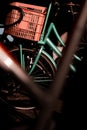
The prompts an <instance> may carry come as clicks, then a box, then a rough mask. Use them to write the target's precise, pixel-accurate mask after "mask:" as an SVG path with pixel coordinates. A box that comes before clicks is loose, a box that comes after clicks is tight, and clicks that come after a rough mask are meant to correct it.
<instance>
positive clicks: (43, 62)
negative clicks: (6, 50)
mask: <svg viewBox="0 0 87 130" xmlns="http://www.w3.org/2000/svg"><path fill="white" fill-rule="evenodd" d="M22 51H23V53H24V54H25V71H26V72H28V71H29V69H30V66H31V65H32V64H33V60H34V58H35V56H36V55H37V53H38V52H37V51H36V50H34V49H27V48H22ZM10 53H12V55H13V56H14V58H15V59H16V60H17V61H18V62H19V63H20V51H19V48H14V49H12V50H10ZM31 58H32V64H30V62H31ZM55 71H56V69H55V67H54V66H53V64H52V63H51V61H50V60H49V59H48V58H47V57H46V56H45V55H44V54H41V57H40V59H39V61H38V63H37V65H36V68H35V69H34V71H33V72H32V74H31V77H33V79H34V82H36V83H37V84H39V85H41V87H42V88H45V89H48V88H49V87H50V85H51V83H52V82H53V80H54V77H55ZM3 75H4V73H3ZM3 77H4V76H3ZM47 78H48V79H47ZM3 79H5V80H6V81H5V82H4V83H5V85H4V86H5V89H7V90H5V89H3V90H2V91H3V92H6V91H8V92H7V93H8V94H7V97H6V96H4V100H5V101H6V102H8V104H10V105H11V106H13V107H15V108H16V109H18V110H30V108H31V109H35V107H36V106H35V104H34V103H33V101H32V100H31V99H30V98H29V94H28V93H27V92H26V91H25V90H24V87H22V86H21V85H20V83H19V82H18V81H17V80H16V79H15V77H14V76H13V75H11V74H10V73H7V74H6V75H5V77H4V78H3ZM46 79H47V81H46ZM17 96H18V97H17ZM18 98H19V100H18ZM22 99H23V100H22Z"/></svg>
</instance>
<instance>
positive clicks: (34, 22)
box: [5, 2, 47, 41]
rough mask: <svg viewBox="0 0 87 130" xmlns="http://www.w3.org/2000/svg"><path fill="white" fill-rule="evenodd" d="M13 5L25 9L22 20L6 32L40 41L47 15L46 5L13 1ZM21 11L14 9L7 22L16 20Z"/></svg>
mask: <svg viewBox="0 0 87 130" xmlns="http://www.w3.org/2000/svg"><path fill="white" fill-rule="evenodd" d="M11 5H14V6H18V7H20V8H21V9H22V10H23V19H22V21H21V22H20V23H19V24H17V25H14V26H12V27H10V28H8V29H5V33H6V34H9V35H13V36H16V37H18V38H23V39H27V40H33V41H39V39H40V36H41V32H42V28H43V25H44V21H45V16H46V11H47V8H46V7H42V6H37V5H31V4H25V3H19V2H13V3H11ZM18 17H19V12H18V11H17V10H15V9H13V10H12V11H11V12H10V13H8V15H7V17H6V24H9V23H13V22H15V21H16V20H17V19H18Z"/></svg>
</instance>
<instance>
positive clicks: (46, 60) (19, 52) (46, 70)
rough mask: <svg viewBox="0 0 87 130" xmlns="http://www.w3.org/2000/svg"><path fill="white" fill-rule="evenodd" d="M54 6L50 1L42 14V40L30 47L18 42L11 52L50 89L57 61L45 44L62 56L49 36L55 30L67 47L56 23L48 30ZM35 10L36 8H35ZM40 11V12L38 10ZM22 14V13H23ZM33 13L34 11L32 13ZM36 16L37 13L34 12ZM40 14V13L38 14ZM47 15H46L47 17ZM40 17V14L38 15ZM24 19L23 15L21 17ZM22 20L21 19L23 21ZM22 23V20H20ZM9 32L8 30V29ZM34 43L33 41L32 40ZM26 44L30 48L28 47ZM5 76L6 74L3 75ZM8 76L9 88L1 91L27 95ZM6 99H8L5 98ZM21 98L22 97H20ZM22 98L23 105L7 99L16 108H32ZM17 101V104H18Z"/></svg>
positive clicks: (24, 67) (38, 80)
mask: <svg viewBox="0 0 87 130" xmlns="http://www.w3.org/2000/svg"><path fill="white" fill-rule="evenodd" d="M51 8H52V3H50V5H49V8H48V9H47V10H48V11H47V13H46V8H45V10H44V12H43V14H42V15H44V20H45V21H44V22H43V23H44V26H43V29H42V32H41V36H40V40H38V41H37V40H35V41H34V43H33V46H31V47H33V48H31V49H30V48H29V47H30V46H29V47H28V45H24V44H25V43H24V44H19V45H17V44H16V48H11V50H10V53H12V55H14V57H15V58H16V59H17V60H18V61H19V63H20V64H21V67H22V68H23V69H24V70H25V71H26V72H27V73H28V74H29V75H31V76H32V77H33V80H34V82H36V83H39V84H40V85H41V86H42V87H43V88H45V89H48V88H49V87H50V84H51V83H52V82H53V80H54V78H55V74H56V70H57V67H58V66H57V64H56V62H55V60H54V59H53V57H52V56H51V55H50V54H49V53H48V52H47V51H46V50H45V46H46V45H48V46H49V48H51V50H52V51H54V52H55V53H56V54H57V55H58V57H59V58H61V57H62V52H60V50H59V49H58V48H57V47H56V46H55V45H54V43H53V42H52V41H51V39H50V38H49V36H50V34H51V32H52V31H53V32H54V34H55V37H56V38H57V40H58V41H59V43H60V45H61V46H63V47H65V44H64V43H63V42H62V40H61V38H60V36H59V34H58V32H57V29H56V27H55V25H54V23H50V25H49V27H48V29H47V30H46V27H47V22H48V19H49V15H50V11H51ZM29 10H30V11H31V10H32V9H30V8H29ZM33 11H35V10H33ZM37 13H38V12H37ZM21 15H22V14H21ZM31 15H33V13H32V14H31ZM34 15H35V16H36V14H34ZM38 15H39V14H38ZM45 15H46V17H45ZM38 17H39V16H38ZM21 20H22V17H21ZM21 20H20V21H21ZM19 24H20V22H19ZM8 25H9V24H8ZM12 26H13V25H12ZM15 27H16V26H15ZM7 34H8V31H7ZM13 36H14V37H16V36H17V37H24V38H25V37H26V36H25V35H24V36H23V35H21V32H16V33H15V35H13ZM32 39H33V40H34V38H33V37H32V36H31V39H28V40H31V41H32ZM31 44H32V42H31ZM35 44H37V45H36V46H34V45H35ZM26 46H27V47H28V48H26ZM74 57H75V58H76V59H77V60H81V59H80V58H79V57H78V56H77V55H74ZM70 68H71V69H72V70H73V71H75V67H74V66H73V65H72V64H70ZM3 77H4V76H3ZM5 77H6V81H7V82H6V84H5V89H6V87H7V90H6V91H5V90H4V89H2V91H1V93H2V92H4V93H8V94H7V97H9V95H13V96H14V98H15V99H16V96H17V93H18V94H19V93H20V94H21V95H22V94H23V95H24V96H25V97H26V96H27V95H28V93H27V92H26V91H24V89H23V88H22V87H21V86H20V84H19V82H18V81H15V78H14V76H12V75H10V74H9V73H7V74H6V75H5ZM21 95H18V97H22V96H21ZM5 100H6V99H5ZM20 100H21V98H20ZM25 100H26V101H28V102H29V101H30V99H29V98H26V99H25ZM25 100H24V101H23V100H22V105H21V106H20V107H19V106H16V105H18V104H19V102H20V101H19V102H17V101H16V100H14V102H15V103H12V102H13V100H12V101H11V98H9V101H8V99H7V101H8V102H9V103H11V105H12V106H16V107H15V108H16V109H22V110H23V109H24V110H27V109H28V110H30V106H29V105H30V103H27V102H26V101H25ZM16 102H17V104H16ZM34 108H35V106H34V107H32V108H31V109H34Z"/></svg>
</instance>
